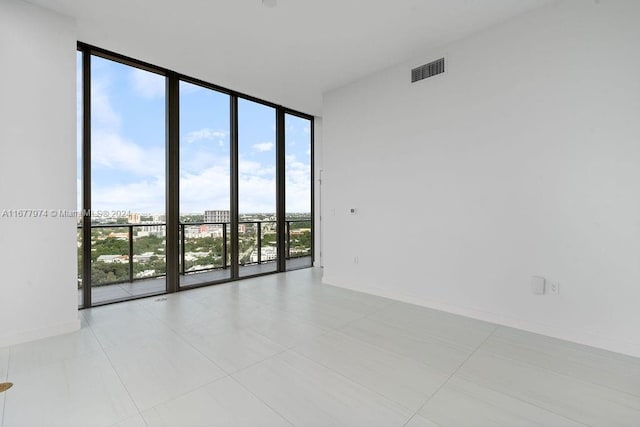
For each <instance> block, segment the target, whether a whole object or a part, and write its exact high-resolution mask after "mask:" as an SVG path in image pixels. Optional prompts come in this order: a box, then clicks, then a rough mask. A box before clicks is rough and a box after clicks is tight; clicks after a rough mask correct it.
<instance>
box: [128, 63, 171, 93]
mask: <svg viewBox="0 0 640 427" xmlns="http://www.w3.org/2000/svg"><path fill="white" fill-rule="evenodd" d="M129 81H130V82H131V86H132V87H133V90H134V91H135V92H136V93H138V94H139V95H141V96H143V97H145V98H158V97H162V96H164V95H165V91H166V79H165V77H164V76H161V75H160V74H155V73H151V72H149V71H145V70H141V69H139V68H132V69H131V73H130V74H129Z"/></svg>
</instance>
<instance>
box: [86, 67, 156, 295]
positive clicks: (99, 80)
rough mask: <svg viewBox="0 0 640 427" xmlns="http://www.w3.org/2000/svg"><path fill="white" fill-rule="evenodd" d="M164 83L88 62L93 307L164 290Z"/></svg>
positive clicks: (148, 74)
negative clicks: (89, 84)
mask: <svg viewBox="0 0 640 427" xmlns="http://www.w3.org/2000/svg"><path fill="white" fill-rule="evenodd" d="M165 104H166V96H165V77H164V76H163V75H160V74H156V73H152V72H149V71H146V70H143V69H140V68H136V67H132V66H129V65H125V64H122V63H119V62H116V61H113V60H111V59H105V58H102V57H99V56H95V55H94V56H92V57H91V286H92V290H91V295H92V304H98V303H103V302H107V301H114V300H120V299H126V298H129V297H132V296H139V295H147V294H153V293H157V292H163V291H164V290H165V279H164V276H165V274H166V264H165V256H166V255H165V243H166V240H165V236H166V230H165V225H164V222H165V179H166V177H165V139H166V137H165V118H166V111H165Z"/></svg>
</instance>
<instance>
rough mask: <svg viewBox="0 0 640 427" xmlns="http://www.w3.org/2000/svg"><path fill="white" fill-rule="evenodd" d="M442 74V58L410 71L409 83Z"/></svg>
mask: <svg viewBox="0 0 640 427" xmlns="http://www.w3.org/2000/svg"><path fill="white" fill-rule="evenodd" d="M442 73H444V58H440V59H438V60H436V61H433V62H429V63H428V64H425V65H423V66H421V67H417V68H414V69H413V70H411V83H415V82H417V81H420V80H424V79H426V78H428V77H433V76H435V75H438V74H442Z"/></svg>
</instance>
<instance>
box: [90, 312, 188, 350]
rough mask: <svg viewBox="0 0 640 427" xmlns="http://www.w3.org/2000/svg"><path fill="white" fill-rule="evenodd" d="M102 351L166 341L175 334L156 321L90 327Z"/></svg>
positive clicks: (116, 322)
mask: <svg viewBox="0 0 640 427" xmlns="http://www.w3.org/2000/svg"><path fill="white" fill-rule="evenodd" d="M91 329H92V330H93V333H94V334H95V336H96V338H97V339H98V342H100V345H101V346H102V347H103V348H104V349H111V348H115V347H135V346H139V345H142V344H145V343H153V342H157V341H168V340H171V339H173V338H174V337H175V336H176V332H175V331H173V330H172V329H171V328H169V326H167V325H165V324H164V323H162V322H161V321H159V320H158V319H154V318H146V319H143V318H140V319H136V321H131V322H128V321H114V322H104V323H99V324H96V325H93V326H91Z"/></svg>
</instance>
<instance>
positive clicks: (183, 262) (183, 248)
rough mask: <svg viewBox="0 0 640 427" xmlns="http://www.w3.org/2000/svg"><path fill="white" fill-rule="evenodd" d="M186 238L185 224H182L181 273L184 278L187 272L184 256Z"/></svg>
mask: <svg viewBox="0 0 640 427" xmlns="http://www.w3.org/2000/svg"><path fill="white" fill-rule="evenodd" d="M185 241H186V238H185V235H184V224H180V264H181V265H180V267H181V268H180V271H181V274H182V275H183V276H184V272H185V258H184V254H185V247H184V244H185Z"/></svg>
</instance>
